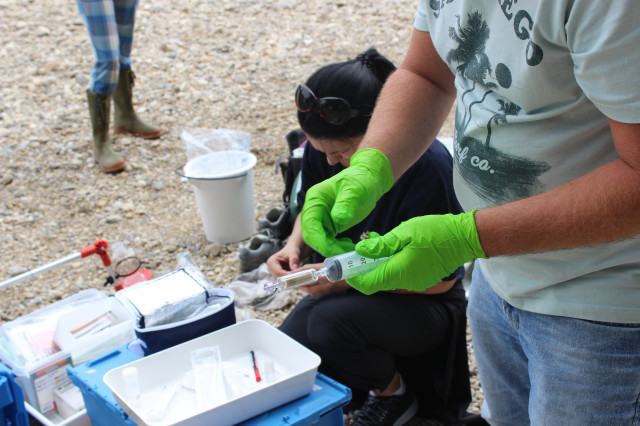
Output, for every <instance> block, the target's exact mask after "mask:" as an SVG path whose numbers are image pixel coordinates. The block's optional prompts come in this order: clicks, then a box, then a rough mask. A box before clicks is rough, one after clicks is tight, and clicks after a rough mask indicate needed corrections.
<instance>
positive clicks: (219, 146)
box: [180, 128, 252, 161]
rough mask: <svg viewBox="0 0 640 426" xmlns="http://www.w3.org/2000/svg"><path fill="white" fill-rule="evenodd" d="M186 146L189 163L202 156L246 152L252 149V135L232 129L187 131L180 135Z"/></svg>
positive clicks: (196, 129) (195, 129)
mask: <svg viewBox="0 0 640 426" xmlns="http://www.w3.org/2000/svg"><path fill="white" fill-rule="evenodd" d="M180 139H182V141H183V142H184V144H185V148H186V154H187V161H191V160H193V159H194V158H197V157H199V156H201V155H206V154H210V153H212V152H219V151H245V152H249V151H250V149H251V141H252V137H251V135H250V134H248V133H246V132H243V131H239V130H230V129H206V128H194V129H185V130H183V131H182V133H181V134H180Z"/></svg>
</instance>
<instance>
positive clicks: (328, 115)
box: [296, 84, 360, 126]
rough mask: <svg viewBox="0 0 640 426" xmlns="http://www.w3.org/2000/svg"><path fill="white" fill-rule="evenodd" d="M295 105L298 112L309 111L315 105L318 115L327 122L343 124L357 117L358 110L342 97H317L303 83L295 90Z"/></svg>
mask: <svg viewBox="0 0 640 426" xmlns="http://www.w3.org/2000/svg"><path fill="white" fill-rule="evenodd" d="M296 107H297V108H298V111H300V112H309V111H311V110H312V109H314V108H316V107H317V110H318V115H320V117H321V118H322V119H323V120H324V121H326V122H327V123H329V124H334V125H336V126H338V125H340V124H344V123H346V122H347V121H349V120H350V119H352V118H355V117H357V116H358V115H359V114H360V111H359V110H357V109H353V108H351V105H350V104H349V102H347V100H346V99H342V98H318V97H317V96H316V95H315V94H314V93H313V92H312V91H311V89H309V87H307V85H305V84H301V85H299V86H298V89H297V90H296Z"/></svg>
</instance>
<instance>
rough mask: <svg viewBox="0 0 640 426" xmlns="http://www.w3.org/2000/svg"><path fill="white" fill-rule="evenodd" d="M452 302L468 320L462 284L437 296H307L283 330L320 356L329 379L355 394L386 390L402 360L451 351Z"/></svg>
mask: <svg viewBox="0 0 640 426" xmlns="http://www.w3.org/2000/svg"><path fill="white" fill-rule="evenodd" d="M452 301H453V302H454V303H456V304H462V305H461V306H462V309H461V312H462V315H463V316H464V290H462V286H461V285H460V283H458V284H456V286H454V288H453V289H452V290H450V291H449V292H448V293H446V294H443V295H436V296H428V295H408V294H395V293H388V292H380V293H376V294H373V295H370V296H366V295H364V294H362V293H360V292H357V291H355V290H353V289H349V290H346V291H344V292H340V293H334V294H330V295H326V296H307V297H305V298H304V299H302V300H301V301H300V302H299V303H298V305H297V306H296V307H295V308H294V309H293V310H292V311H291V313H290V314H289V316H288V317H287V318H286V319H285V320H284V322H283V323H282V325H281V326H280V330H281V331H283V332H284V333H286V334H287V335H289V336H291V337H292V338H294V339H295V340H297V341H298V342H300V343H302V344H303V345H304V346H306V347H307V348H309V349H310V350H312V351H314V352H315V353H317V354H318V355H319V356H320V357H321V359H322V364H321V366H320V371H321V372H323V373H324V374H327V375H328V376H329V377H331V378H333V379H335V380H337V381H339V382H341V383H343V384H345V385H346V386H348V387H350V388H351V389H352V390H360V391H368V390H370V389H380V390H383V389H385V388H386V387H387V386H388V385H389V383H390V382H391V380H392V379H393V376H394V374H395V373H396V371H398V370H399V368H398V365H397V360H398V359H399V358H400V357H415V356H420V355H423V354H429V353H431V352H433V351H436V350H439V349H441V350H444V351H446V350H447V347H448V345H447V341H448V340H449V335H450V333H451V329H452V324H453V323H454V322H455V319H453V318H452V317H451V309H448V308H447V306H446V305H447V303H449V304H450V303H451V302H452ZM464 350H466V349H464ZM465 355H466V354H465ZM445 358H446V357H445ZM465 359H466V358H465ZM432 367H434V366H429V368H432ZM441 368H442V369H445V366H442V367H441ZM467 375H468V371H467Z"/></svg>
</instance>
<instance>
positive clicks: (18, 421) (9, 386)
mask: <svg viewBox="0 0 640 426" xmlns="http://www.w3.org/2000/svg"><path fill="white" fill-rule="evenodd" d="M14 378H15V376H14V375H13V373H12V372H11V370H10V369H9V367H7V366H5V365H4V364H2V363H0V426H26V425H28V424H29V416H28V414H27V410H26V409H25V406H24V396H23V394H22V389H21V388H20V386H19V385H18V384H17V383H16V382H15V380H14Z"/></svg>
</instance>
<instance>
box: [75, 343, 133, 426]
mask: <svg viewBox="0 0 640 426" xmlns="http://www.w3.org/2000/svg"><path fill="white" fill-rule="evenodd" d="M137 359H140V355H138V354H136V353H134V352H132V351H130V350H129V349H127V345H122V346H120V347H118V348H117V349H115V350H113V351H111V352H109V353H107V354H104V355H103V356H101V357H99V358H96V359H93V360H91V361H89V362H86V363H84V364H82V365H78V366H76V367H69V368H68V369H67V372H68V374H69V378H70V379H71V381H72V382H73V384H74V385H76V386H77V387H78V388H79V389H80V391H81V392H82V399H83V400H84V405H85V407H86V410H87V415H88V417H89V419H90V420H91V425H92V426H117V425H131V426H133V425H135V422H134V421H133V420H132V419H131V418H129V415H128V414H127V413H125V412H124V410H123V409H122V408H120V405H118V403H117V401H116V399H115V398H114V396H113V393H111V391H110V390H109V388H108V387H107V385H106V384H105V383H104V381H103V380H102V378H103V376H104V375H105V373H107V372H108V371H109V370H112V369H114V368H116V367H120V366H122V365H124V364H127V363H129V362H131V361H135V360H137Z"/></svg>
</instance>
